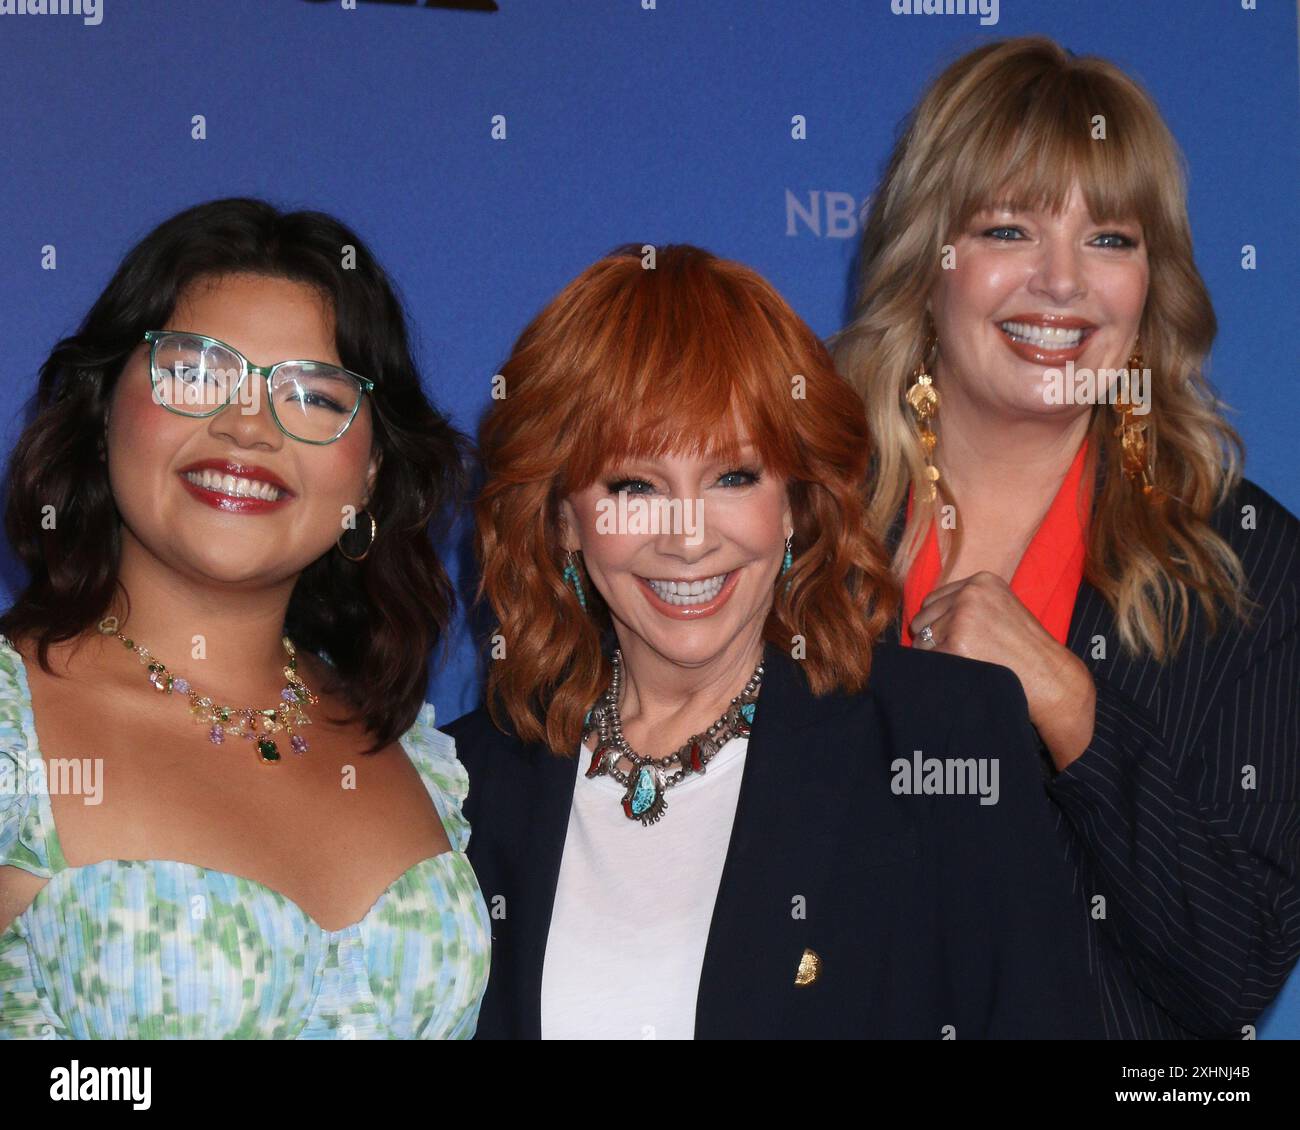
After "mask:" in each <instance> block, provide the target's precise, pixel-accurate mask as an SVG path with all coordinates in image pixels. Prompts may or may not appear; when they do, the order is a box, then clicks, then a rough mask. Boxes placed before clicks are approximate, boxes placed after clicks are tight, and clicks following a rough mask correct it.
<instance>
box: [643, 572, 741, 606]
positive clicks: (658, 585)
mask: <svg viewBox="0 0 1300 1130" xmlns="http://www.w3.org/2000/svg"><path fill="white" fill-rule="evenodd" d="M726 579H727V574H726V573H722V574H720V575H719V576H717V577H709V578H708V579H707V580H704V581H652V580H650V579H649V578H648V577H647V578H646V584H648V585H649V586H650V587H651V588H652V589H654V591H655V595H656V596H657V597H658V598H659V599H660V600H662V601H664V602H665V603H667V604H678V605H682V606H690V605H692V604H708V603H709V601H711V600H712V599H713V598H714V597H715V596H717V595H718V593H720V592H721V591H722V583H723V582H724V581H725V580H726Z"/></svg>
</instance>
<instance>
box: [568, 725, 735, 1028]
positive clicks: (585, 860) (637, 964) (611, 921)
mask: <svg viewBox="0 0 1300 1130" xmlns="http://www.w3.org/2000/svg"><path fill="white" fill-rule="evenodd" d="M748 745H749V740H748V739H747V738H732V739H731V740H730V741H729V742H727V744H726V745H724V746H723V747H722V748H721V749H720V750H718V752H717V754H716V755H715V756H714V758H713V760H712V761H710V762H709V764H708V766H707V767H706V769H705V772H704V773H703V774H702V775H701V774H695V775H692V776H690V777H688V778H686V780H684V781H682V782H680V783H679V784H677V785H674V786H673V787H672V788H671V789H668V790H667V792H665V793H664V799H665V800H666V801H667V808H666V810H665V811H664V814H663V816H662V817H661V818H660V819H659V822H658V823H657V824H650V825H648V826H643V825H642V824H641V822H640V821H639V820H629V819H628V818H627V816H625V815H624V813H623V805H622V797H623V792H624V788H623V786H622V785H620V784H619V783H618V782H617V781H615V780H614V779H613V778H612V777H607V776H600V777H596V778H595V779H592V780H589V779H588V778H587V775H586V773H587V769H588V767H589V766H590V765H591V754H592V751H591V750H590V749H588V748H587V747H586V746H585V745H584V746H582V747H581V748H580V750H579V752H578V778H577V781H576V782H575V784H574V791H573V808H572V811H571V812H570V814H569V829H568V834H567V838H566V839H565V842H564V857H563V860H562V862H561V864H560V877H559V883H558V885H557V887H556V891H555V907H554V910H553V911H552V914H551V930H550V934H549V936H548V938H547V944H546V958H545V963H544V965H543V969H542V1039H544V1040H557V1039H558V1040H566V1039H573V1040H576V1039H601V1040H653V1039H658V1040H689V1039H693V1038H694V1036H695V1000H696V996H697V995H698V993H699V987H700V969H701V967H702V966H703V964H704V946H705V943H706V941H707V940H708V936H709V924H710V922H711V921H712V919H713V904H714V901H715V900H716V899H717V895H718V882H719V880H720V879H721V877H722V865H723V863H724V862H725V861H726V858H727V845H728V844H729V843H730V840H731V825H732V821H733V819H734V818H735V815H736V799H737V797H738V796H739V795H740V779H741V775H742V771H743V770H744V767H745V750H746V748H747V747H748Z"/></svg>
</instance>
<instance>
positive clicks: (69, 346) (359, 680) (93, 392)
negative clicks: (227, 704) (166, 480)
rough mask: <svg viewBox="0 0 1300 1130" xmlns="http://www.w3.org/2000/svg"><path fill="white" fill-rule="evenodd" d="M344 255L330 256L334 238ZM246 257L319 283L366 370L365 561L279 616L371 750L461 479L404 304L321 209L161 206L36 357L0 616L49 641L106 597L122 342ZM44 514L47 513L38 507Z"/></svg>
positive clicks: (256, 203) (411, 695)
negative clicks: (326, 672) (11, 574)
mask: <svg viewBox="0 0 1300 1130" xmlns="http://www.w3.org/2000/svg"><path fill="white" fill-rule="evenodd" d="M349 246H350V247H352V248H354V249H355V251H354V255H355V260H354V262H353V264H352V265H351V266H350V267H349V268H347V269H345V268H344V267H343V265H342V263H343V258H344V253H345V249H346V248H347V247H349ZM235 273H241V274H258V275H267V276H272V277H278V278H284V279H290V280H293V281H297V282H302V283H306V284H308V285H311V286H313V287H316V288H317V289H318V290H319V291H320V292H321V293H322V294H323V295H325V296H326V297H328V299H329V300H330V302H331V303H332V306H333V309H334V315H335V320H336V326H337V329H336V342H337V347H338V352H339V357H340V359H341V360H342V362H343V364H344V366H345V367H347V368H348V369H351V370H353V371H354V372H358V373H364V374H365V375H366V376H367V377H368V378H370V379H371V380H372V381H374V385H375V387H374V391H373V392H372V393H371V394H370V400H371V410H372V417H373V420H374V443H375V446H376V449H377V451H378V452H379V453H380V456H381V462H380V466H379V471H378V475H377V478H376V480H375V485H374V489H373V491H372V492H371V496H370V501H369V503H368V504H367V509H368V510H369V511H370V512H371V513H372V514H374V516H375V519H376V521H377V523H378V530H379V532H378V536H377V537H376V538H375V541H374V544H373V546H372V547H371V549H370V552H369V554H368V555H367V556H366V558H365V559H364V560H363V561H360V562H353V561H349V560H347V559H346V558H345V557H344V556H343V555H342V554H341V553H337V552H335V551H334V550H333V549H331V550H330V551H329V552H328V553H326V554H325V555H324V556H322V557H321V558H319V559H318V560H316V561H314V562H312V564H311V565H309V566H308V567H307V568H306V569H305V570H304V571H303V573H302V575H301V576H300V577H299V579H298V582H297V584H296V586H295V587H294V591H293V595H292V597H291V598H290V601H289V609H288V613H287V617H286V622H285V631H286V632H287V633H288V634H289V635H290V636H291V637H292V638H293V640H294V642H295V644H297V645H298V646H299V647H302V648H306V649H307V650H308V651H312V652H315V653H317V654H318V655H323V656H324V657H326V658H328V660H329V662H330V663H332V664H333V665H334V668H335V672H336V673H337V676H338V678H337V679H335V680H334V683H333V686H332V687H331V688H330V689H331V690H332V691H337V692H338V693H340V694H341V695H342V696H343V698H344V700H345V701H347V702H348V703H349V705H350V706H351V707H352V708H353V709H354V710H355V711H356V713H357V715H358V716H359V717H361V718H362V719H363V720H364V722H365V725H366V728H367V729H368V731H369V732H370V734H371V735H372V736H373V738H374V745H373V747H371V749H370V750H367V752H373V751H374V750H378V749H382V748H383V747H384V746H385V745H387V744H389V743H390V742H392V741H393V740H394V739H395V738H396V737H398V736H399V735H400V734H402V733H403V732H405V730H406V729H408V728H409V727H410V725H411V724H412V723H413V722H414V720H415V717H416V715H417V714H418V713H419V710H420V707H421V705H422V704H423V702H424V696H425V689H426V686H427V683H428V675H429V657H430V653H431V652H432V651H433V650H434V649H435V647H436V646H437V645H438V643H439V641H440V640H441V639H442V638H443V637H444V634H445V632H446V630H447V627H448V623H449V621H450V618H451V614H452V610H453V608H454V604H455V595H454V593H453V590H452V586H451V583H450V581H449V579H448V577H447V573H446V570H445V569H444V568H443V566H442V563H441V562H440V561H439V560H438V556H437V554H436V553H435V552H434V549H433V541H432V537H433V535H434V534H435V533H437V532H439V531H440V530H441V529H444V528H446V527H445V526H444V525H443V524H444V523H445V522H447V520H448V519H449V518H451V517H452V514H453V508H454V507H456V506H458V505H459V504H460V502H461V501H462V499H463V497H464V493H465V489H466V475H467V453H468V450H469V448H468V442H467V440H466V438H465V437H464V436H463V435H462V434H461V433H460V432H458V431H457V430H456V429H455V428H454V427H453V426H452V425H451V424H450V423H449V422H448V420H447V418H446V417H445V416H444V415H442V414H441V413H440V412H439V411H438V410H437V409H435V408H434V407H433V405H431V404H430V403H429V400H428V399H427V397H426V396H425V394H424V392H423V390H422V389H421V387H420V378H419V374H418V373H417V371H416V367H415V363H414V361H413V360H412V357H411V351H410V346H409V344H408V338H407V330H406V318H405V315H404V313H403V310H402V306H401V303H400V301H399V299H398V297H397V295H396V293H395V291H394V288H393V285H392V283H391V282H390V280H389V278H388V276H387V275H386V274H385V272H384V270H383V268H382V267H381V266H380V265H379V264H378V263H377V262H376V261H375V259H374V257H373V256H372V255H371V254H370V252H369V251H368V250H367V248H366V246H365V244H363V243H362V242H361V240H360V239H359V238H357V236H356V234H355V233H354V232H353V231H352V230H351V229H349V228H348V227H347V226H346V225H344V224H343V223H341V222H340V221H339V220H337V219H335V218H334V217H332V216H328V215H326V214H324V213H322V212H314V211H295V212H282V211H279V210H277V209H276V208H275V207H273V206H272V205H271V204H268V203H266V202H265V201H262V200H253V199H247V198H230V199H224V200H213V201H210V202H208V203H206V204H200V205H197V206H196V207H193V208H189V209H187V210H186V211H184V212H181V213H179V214H178V215H175V216H173V217H171V218H170V219H168V220H166V221H165V222H163V223H162V224H160V225H159V226H158V227H156V228H155V229H154V230H153V231H151V232H150V233H149V234H148V235H147V236H145V238H144V239H143V240H141V241H140V242H139V243H138V244H137V245H136V246H135V247H134V248H132V249H131V251H130V253H129V254H128V255H127V256H126V258H125V259H124V260H123V261H122V264H121V265H120V266H119V267H118V270H117V272H116V273H115V274H114V275H113V278H112V280H111V281H110V282H109V284H108V286H107V287H106V288H105V289H104V292H103V293H102V294H101V295H100V296H99V298H98V299H97V300H96V302H95V304H94V305H93V306H92V307H91V309H90V312H89V313H88V314H87V315H86V317H85V320H84V321H83V322H82V323H81V326H80V328H79V329H78V330H77V332H76V333H75V334H73V335H72V336H70V337H67V338H64V339H63V340H62V341H60V342H59V343H58V344H57V345H56V346H55V347H54V350H53V351H52V352H51V353H50V356H49V358H48V359H47V360H46V361H45V363H44V364H43V365H42V366H41V371H40V381H39V385H38V388H37V391H36V393H35V395H34V397H33V399H32V402H31V403H30V404H29V406H28V411H29V413H30V414H31V418H30V421H29V422H28V423H27V425H26V428H25V430H24V431H23V433H22V435H21V437H20V438H19V440H18V442H17V444H16V445H15V447H14V450H13V453H12V454H11V456H10V459H9V465H8V471H7V481H6V489H5V495H6V497H5V529H6V531H7V533H8V536H9V540H10V542H11V544H12V545H13V547H14V550H15V552H16V553H17V555H18V557H19V559H20V560H21V561H22V562H23V564H24V565H25V566H26V567H27V570H28V573H29V583H28V584H27V587H26V588H25V590H24V591H23V592H22V594H21V595H20V596H19V597H18V599H17V600H16V601H15V602H14V604H13V606H12V607H10V608H9V609H8V611H7V612H5V613H4V614H3V616H0V632H3V633H4V635H5V636H7V637H8V638H9V639H10V640H15V641H17V640H20V639H25V638H31V639H33V640H34V641H35V642H36V644H37V655H38V658H39V661H40V664H41V666H42V668H44V669H45V670H46V671H50V670H51V668H50V665H49V648H50V646H51V645H52V644H53V643H56V642H59V641H63V640H67V639H71V638H73V637H75V636H77V635H79V634H80V633H82V632H83V631H85V630H86V629H87V628H89V627H90V626H91V625H93V624H96V623H98V621H99V620H100V619H102V618H103V617H104V616H105V615H106V614H107V613H108V610H109V608H110V605H111V601H112V598H113V595H114V593H115V591H116V589H117V587H118V577H117V569H118V557H119V551H120V548H121V517H120V515H119V514H118V511H117V507H116V504H115V503H114V500H113V494H112V490H111V489H110V486H109V479H108V469H107V465H106V463H105V462H104V461H103V460H102V459H100V457H99V450H100V448H99V444H100V441H101V438H102V437H103V435H104V427H105V420H106V412H107V410H108V407H109V405H110V403H111V400H112V396H113V390H114V387H115V386H116V384H117V380H118V377H119V376H120V375H121V372H122V369H123V366H124V365H125V363H126V360H127V358H128V356H129V355H130V354H131V353H132V352H133V351H134V350H135V349H136V348H137V347H138V346H139V345H140V343H141V341H143V339H144V333H145V331H146V330H150V329H158V328H159V327H160V326H163V325H165V324H166V323H167V320H168V318H169V317H170V316H171V313H172V311H173V309H174V308H175V305H176V302H177V300H178V298H179V297H180V296H181V294H182V292H183V291H184V290H185V289H186V287H188V286H189V285H190V284H192V283H193V282H195V281H196V280H198V279H201V278H204V277H219V276H221V275H227V274H235ZM50 505H52V506H54V507H55V513H57V515H58V522H57V525H56V526H55V527H53V528H49V529H46V528H44V526H43V524H42V521H41V517H42V507H44V506H50Z"/></svg>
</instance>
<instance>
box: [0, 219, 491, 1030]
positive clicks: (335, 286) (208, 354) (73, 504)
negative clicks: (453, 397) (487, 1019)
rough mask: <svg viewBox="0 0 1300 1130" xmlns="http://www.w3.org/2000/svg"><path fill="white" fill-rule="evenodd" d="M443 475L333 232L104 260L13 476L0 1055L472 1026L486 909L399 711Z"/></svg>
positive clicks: (378, 316)
mask: <svg viewBox="0 0 1300 1130" xmlns="http://www.w3.org/2000/svg"><path fill="white" fill-rule="evenodd" d="M462 482H463V440H462V438H461V437H460V436H459V435H458V434H457V433H456V432H455V431H454V429H453V428H452V427H451V426H450V425H449V424H448V422H447V421H446V420H445V419H444V418H443V417H442V416H441V415H440V414H439V413H438V412H437V411H435V410H434V409H433V408H432V407H431V405H430V404H429V402H428V400H427V399H426V398H425V396H424V393H423V392H422V390H421V388H420V384H419V379H418V376H417V373H416V370H415V366H414V363H413V361H412V359H411V356H410V351H409V347H408V345H407V335H406V329H405V324H404V317H403V314H402V310H401V307H400V305H399V302H398V300H397V298H396V296H395V294H394V292H393V288H392V286H391V284H390V283H389V281H388V279H387V277H386V276H385V274H384V272H383V270H382V268H381V267H380V266H379V265H378V263H376V262H375V260H374V259H373V258H372V256H371V255H370V253H369V252H368V251H367V250H366V248H365V246H364V244H362V243H361V241H360V240H359V239H358V238H357V237H356V235H355V234H354V233H353V232H351V231H349V230H348V229H347V228H346V227H345V226H344V225H342V224H341V223H339V222H338V221H337V220H335V219H332V218H331V217H329V216H326V215H323V214H320V213H315V212H294V213H287V214H286V213H281V212H278V211H276V210H275V209H274V208H272V207H271V206H270V205H268V204H265V203H263V202H260V201H256V200H244V199H231V200H218V201H214V202H212V203H208V204H203V205H200V206H198V207H196V208H192V209H190V210H188V211H186V212H183V213H181V214H180V215H177V216H175V217H173V218H172V219H170V220H168V221H166V222H165V223H163V224H162V225H160V226H159V227H158V228H157V229H155V230H154V231H153V232H152V233H150V234H149V235H148V236H147V237H146V238H145V239H144V240H143V241H141V243H140V244H138V245H137V246H136V247H135V248H134V249H133V250H132V251H131V252H130V254H129V255H128V256H127V258H126V259H125V261H124V262H123V263H122V265H121V267H120V268H119V270H118V271H117V273H116V274H115V276H114V277H113V279H112V281H111V282H110V283H109V285H108V287H107V289H106V290H105V291H104V293H103V294H102V295H101V296H100V298H99V299H98V301H96V303H95V305H94V306H93V307H92V309H91V310H90V313H89V314H88V315H87V317H86V319H85V321H84V322H83V323H82V325H81V327H80V329H79V330H78V331H77V332H76V334H74V335H73V336H72V337H69V338H67V339H65V340H64V341H61V342H60V343H59V344H58V345H57V346H56V347H55V349H54V351H53V353H52V354H51V355H50V358H49V360H48V361H47V362H46V363H45V365H44V366H43V368H42V370H41V377H40V385H39V390H38V393H37V397H36V404H35V413H34V417H33V418H32V420H31V422H30V423H29V424H28V426H27V428H26V430H25V431H24V433H23V435H22V437H21V439H20V440H19V442H18V444H17V446H16V448H15V450H14V453H13V456H12V459H11V462H10V466H9V478H8V498H7V509H6V521H7V529H8V532H9V537H10V539H11V541H12V543H13V545H14V546H15V548H16V550H17V552H18V554H19V556H20V557H21V559H22V560H23V562H24V564H25V565H26V566H27V568H28V570H29V572H30V583H29V585H28V586H27V588H26V590H25V591H24V592H23V593H22V595H21V596H20V597H19V599H18V600H17V602H16V603H15V604H14V605H13V607H12V608H10V609H9V610H8V612H7V613H6V614H5V615H4V616H3V617H0V632H3V634H4V637H5V638H4V639H3V640H0V931H3V932H2V933H0V1036H19V1037H39V1036H55V1037H65V1036H66V1037H73V1038H95V1037H102V1038H119V1039H120V1038H137V1037H144V1038H157V1037H198V1038H217V1037H253V1038H256V1037H289V1038H294V1037H302V1038H309V1037H334V1038H337V1037H339V1036H359V1037H361V1036H372V1035H388V1036H398V1037H455V1036H468V1035H472V1034H473V1031H474V1026H475V1023H476V1018H477V1014H478V1006H479V999H480V996H481V994H482V991H483V986H484V983H485V981H486V974H487V964H488V933H487V917H486V908H485V906H484V904H483V899H482V895H481V893H480V891H479V888H478V884H477V883H476V881H475V878H474V875H473V872H472V870H471V869H470V866H469V864H468V861H467V859H466V856H465V854H464V849H465V846H466V843H467V841H468V836H469V829H468V825H467V823H466V820H465V817H464V816H463V815H462V812H461V802H462V800H463V799H464V796H465V789H466V778H465V773H464V770H463V768H462V767H461V765H460V763H459V762H458V761H457V759H456V755H455V747H454V744H453V743H452V741H451V739H450V738H448V737H447V736H446V735H445V734H443V733H441V732H439V731H438V730H436V729H435V728H434V725H433V721H434V719H433V710H432V707H431V706H429V705H427V704H426V703H425V702H424V690H425V685H426V680H427V676H428V655H429V652H430V650H431V649H432V648H433V647H434V646H435V645H436V644H437V642H438V640H439V638H440V636H441V635H442V633H443V631H444V630H445V628H446V625H447V622H448V617H449V614H450V610H451V604H452V592H451V587H450V584H449V582H448V579H447V576H446V573H445V572H444V570H443V568H442V566H441V564H440V563H439V561H438V559H437V557H436V555H435V553H434V551H433V548H432V545H431V541H430V531H431V523H432V522H434V521H435V520H438V519H440V518H442V517H443V516H444V513H445V511H446V510H447V508H448V507H449V505H451V504H453V503H454V501H455V499H456V498H457V496H458V494H459V492H460V490H461V487H462ZM187 714H188V715H189V716H190V717H189V718H187V717H186V715H187ZM38 733H39V738H38ZM79 801H80V803H78V802H79ZM394 876H396V878H394Z"/></svg>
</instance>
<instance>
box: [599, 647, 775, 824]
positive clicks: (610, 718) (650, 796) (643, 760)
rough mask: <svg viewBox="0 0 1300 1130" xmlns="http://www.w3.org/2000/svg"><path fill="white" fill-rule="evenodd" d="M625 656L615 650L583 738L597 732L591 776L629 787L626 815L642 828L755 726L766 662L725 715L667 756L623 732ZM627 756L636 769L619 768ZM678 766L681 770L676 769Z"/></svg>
mask: <svg viewBox="0 0 1300 1130" xmlns="http://www.w3.org/2000/svg"><path fill="white" fill-rule="evenodd" d="M622 662H623V654H622V652H621V651H617V650H616V651H615V652H614V655H613V657H612V659H611V660H610V663H611V665H612V667H613V674H612V676H611V677H610V681H609V689H608V690H607V691H606V692H605V693H604V694H603V695H602V696H601V699H600V701H599V702H598V703H596V705H595V706H594V707H592V709H591V710H590V711H588V713H587V718H586V721H585V722H584V723H583V738H584V740H585V739H586V737H587V736H588V735H589V734H592V733H594V734H596V736H597V739H596V747H595V752H594V753H593V754H592V755H591V766H590V768H588V770H587V776H588V777H600V776H608V777H613V778H614V780H616V781H617V782H618V783H619V784H620V785H622V786H623V788H624V790H625V791H624V793H623V814H624V815H625V816H626V817H627V818H628V819H629V820H640V821H641V825H642V827H645V826H647V825H650V824H654V823H656V822H657V821H658V820H659V819H660V818H661V817H662V816H663V814H664V813H665V812H666V811H667V810H668V802H667V800H665V799H664V793H665V792H667V791H668V790H669V789H671V788H672V787H673V786H674V785H676V784H678V783H679V782H681V781H684V780H685V779H686V778H687V777H689V776H690V775H691V774H692V773H703V772H704V769H705V766H707V765H708V764H709V762H710V761H712V760H713V758H714V756H715V755H716V754H717V752H718V750H720V749H721V748H722V747H723V746H724V745H726V744H727V742H729V741H730V740H731V739H732V738H747V737H748V736H749V731H750V728H751V727H752V726H753V725H754V706H755V703H756V702H757V699H758V690H759V687H760V686H761V685H762V682H763V664H762V663H760V664H759V665H758V666H757V667H755V668H754V673H753V674H752V675H751V676H750V677H749V682H747V683H746V684H745V686H744V689H743V690H741V692H740V694H738V695H736V697H735V698H733V699H732V700H731V703H730V705H729V706H728V707H727V709H726V711H725V712H724V713H723V715H722V717H721V718H719V719H718V720H717V721H716V722H714V723H713V725H711V726H710V727H709V728H708V729H707V730H704V731H703V732H701V733H698V734H693V735H692V736H691V737H689V738H687V739H686V741H685V743H683V745H682V747H681V748H680V749H678V750H675V751H674V752H673V753H670V754H668V756H666V757H660V758H655V759H651V758H649V757H642V756H641V755H640V754H639V753H637V752H636V750H634V749H633V748H632V747H631V746H630V745H628V743H627V739H626V738H625V737H624V736H623V720H622V718H621V717H620V716H619V713H618V692H619V689H620V688H621V687H622V685H623V682H622ZM623 758H626V759H627V760H628V761H629V762H631V764H632V768H631V770H630V771H629V770H624V769H620V768H619V767H618V763H619V761H621V760H622V759H623ZM673 766H676V769H674V768H673Z"/></svg>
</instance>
